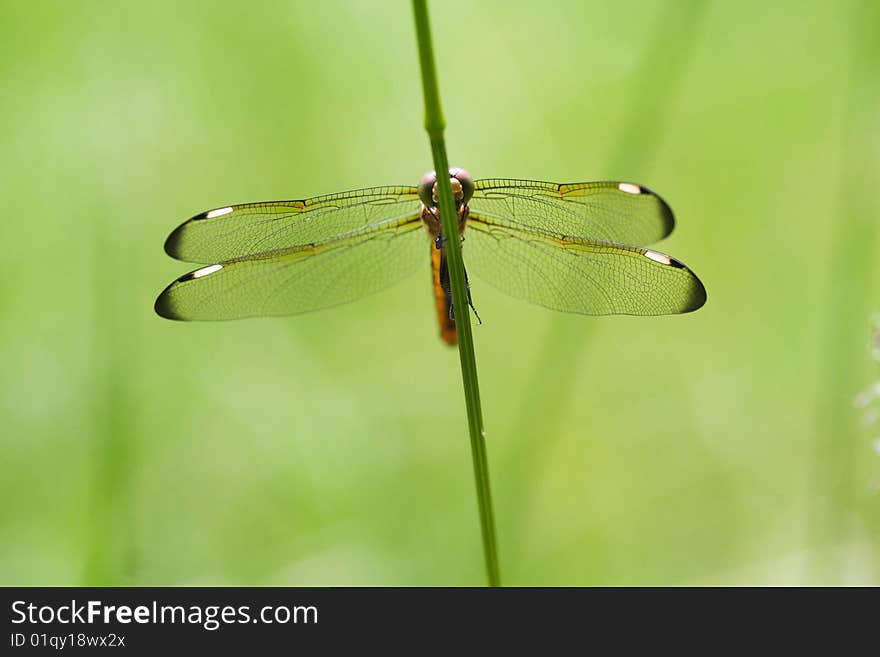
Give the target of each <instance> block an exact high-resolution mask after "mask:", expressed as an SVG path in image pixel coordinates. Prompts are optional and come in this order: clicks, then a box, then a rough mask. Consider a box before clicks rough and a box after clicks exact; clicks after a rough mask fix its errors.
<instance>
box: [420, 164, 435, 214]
mask: <svg viewBox="0 0 880 657" xmlns="http://www.w3.org/2000/svg"><path fill="white" fill-rule="evenodd" d="M436 184H437V174H436V173H434V172H433V171H429V172H428V173H426V174H425V175H424V176H422V179H421V180H420V181H419V198H420V199H421V200H422V203H424V204H425V207H427V208H431V207H434V205H436V202H435V201H434V186H435V185H436Z"/></svg>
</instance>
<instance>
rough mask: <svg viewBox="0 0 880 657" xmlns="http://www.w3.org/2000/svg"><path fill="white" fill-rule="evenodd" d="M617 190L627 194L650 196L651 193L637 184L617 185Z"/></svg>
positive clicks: (624, 183) (623, 183)
mask: <svg viewBox="0 0 880 657" xmlns="http://www.w3.org/2000/svg"><path fill="white" fill-rule="evenodd" d="M617 189H619V190H620V191H622V192H626V193H627V194H650V193H651V191H650V190H649V189H647V188H646V187H641V186H639V185H636V184H635V183H628V182H622V183H619V184H618V185H617Z"/></svg>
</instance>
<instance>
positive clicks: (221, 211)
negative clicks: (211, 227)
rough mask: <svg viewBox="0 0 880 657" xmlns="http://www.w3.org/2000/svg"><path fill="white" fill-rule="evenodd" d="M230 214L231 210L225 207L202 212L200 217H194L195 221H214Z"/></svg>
mask: <svg viewBox="0 0 880 657" xmlns="http://www.w3.org/2000/svg"><path fill="white" fill-rule="evenodd" d="M231 212H232V208H231V207H229V206H226V207H225V208H217V209H216V210H208V211H207V212H203V213H202V214H200V215H196V216H195V219H214V218H216V217H222V216H224V215H227V214H230V213H231Z"/></svg>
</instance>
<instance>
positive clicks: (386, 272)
mask: <svg viewBox="0 0 880 657" xmlns="http://www.w3.org/2000/svg"><path fill="white" fill-rule="evenodd" d="M449 178H450V184H451V185H452V188H453V194H454V197H455V208H456V219H457V226H458V235H456V236H453V237H452V238H453V239H460V240H462V253H463V256H464V260H465V263H466V265H467V268H468V271H469V272H470V273H472V274H474V275H476V277H477V278H479V279H481V280H482V281H485V282H486V283H488V284H489V285H491V286H492V287H495V288H497V289H498V290H500V291H501V292H503V293H506V294H507V295H509V296H512V297H514V298H517V299H522V300H525V301H528V302H531V303H533V304H537V305H539V306H544V307H546V308H550V309H553V310H558V311H562V312H568V313H579V314H583V315H669V314H677V313H688V312H691V311H694V310H697V309H698V308H700V307H701V306H702V305H703V304H704V303H705V302H706V289H705V287H704V286H703V284H702V283H701V282H700V279H699V278H698V277H697V276H696V275H695V274H694V273H693V272H692V271H691V270H690V269H689V268H688V267H687V266H686V265H685V264H684V263H682V262H681V261H679V260H676V259H675V258H673V257H672V256H669V255H666V254H665V253H661V252H659V251H654V250H651V249H648V248H645V247H644V246H637V245H642V244H652V243H654V242H657V241H659V240H661V239H663V238H664V237H666V236H667V235H669V234H670V233H671V232H672V229H673V227H674V226H675V219H674V216H673V213H672V210H671V209H670V207H669V205H668V204H667V203H666V202H665V201H664V200H663V199H662V198H661V197H660V196H659V195H657V194H655V193H654V192H653V191H651V190H650V189H648V188H647V187H644V186H642V185H638V184H636V183H631V182H616V181H610V182H582V183H570V184H559V183H550V182H539V181H533V180H510V179H496V178H488V179H480V180H473V178H472V177H471V175H470V174H469V173H468V172H467V171H466V170H464V169H462V168H459V167H454V168H451V169H450V170H449ZM465 237H466V238H467V239H466V240H465ZM447 239H449V238H448V237H447V236H445V235H443V228H442V223H441V221H440V210H439V207H438V198H437V176H436V174H435V173H434V172H433V171H430V172H428V173H426V174H425V175H424V176H423V177H422V179H421V180H420V181H419V184H418V186H396V187H395V186H386V187H368V188H364V189H357V190H353V191H348V192H341V193H336V194H327V195H324V196H316V197H312V198H307V199H302V200H293V201H268V202H260V203H245V204H241V205H229V206H225V207H220V208H215V209H213V210H208V211H206V212H202V213H200V214H197V215H195V216H194V217H192V218H191V219H189V220H188V221H185V222H184V223H183V224H181V225H180V226H178V227H177V228H176V229H175V230H174V231H173V232H172V233H171V235H170V236H169V237H168V239H167V240H166V242H165V251H166V252H167V253H168V255H170V256H172V257H173V258H177V259H178V260H183V261H186V262H192V263H199V264H202V265H205V266H202V267H200V268H199V269H196V270H194V271H191V272H189V273H187V274H184V275H183V276H181V277H180V278H178V279H177V280H175V281H174V282H172V283H171V284H170V285H169V286H168V287H166V288H165V290H164V291H163V292H162V294H160V295H159V297H158V299H157V300H156V304H155V310H156V312H157V313H158V314H159V315H161V316H162V317H166V318H168V319H175V320H228V319H239V318H244V317H258V316H281V315H296V314H299V313H305V312H310V311H313V310H319V309H322V308H328V307H331V306H336V305H339V304H343V303H348V302H350V301H354V300H355V299H359V298H361V297H364V296H366V295H369V294H372V293H375V292H378V291H380V290H383V289H385V288H387V287H390V286H391V285H393V284H394V283H396V282H398V281H400V280H402V279H404V278H406V277H407V276H408V275H410V274H412V273H414V272H416V271H417V270H418V269H419V268H420V267H424V266H425V262H426V260H430V263H431V282H432V287H433V293H434V306H435V311H436V315H437V322H438V324H439V327H440V337H441V338H442V340H443V341H445V342H446V343H448V344H452V345H454V344H456V341H457V338H456V330H455V312H454V311H455V309H454V308H453V304H452V295H451V290H450V282H449V270H448V266H447V259H446V241H447ZM466 280H468V279H467V274H466ZM467 299H468V303H469V305H470V306H471V308H474V305H473V301H472V299H471V294H470V283H469V282H468V294H467ZM474 313H475V314H476V310H475V309H474ZM477 317H478V318H479V315H477Z"/></svg>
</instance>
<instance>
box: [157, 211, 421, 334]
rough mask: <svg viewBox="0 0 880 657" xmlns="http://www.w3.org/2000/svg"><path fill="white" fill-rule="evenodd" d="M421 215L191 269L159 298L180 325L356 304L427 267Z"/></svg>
mask: <svg viewBox="0 0 880 657" xmlns="http://www.w3.org/2000/svg"><path fill="white" fill-rule="evenodd" d="M425 245H426V238H425V234H424V232H423V230H422V228H421V224H420V223H419V220H418V217H417V216H415V215H414V216H412V217H410V218H409V219H408V220H402V221H398V222H393V223H390V224H389V225H387V226H385V227H384V228H383V229H382V230H378V231H373V232H371V233H361V234H357V235H354V236H352V237H348V238H343V239H337V240H329V241H326V242H323V243H318V244H308V245H301V246H295V247H290V248H286V249H280V250H277V251H270V252H268V253H261V254H257V255H254V256H248V257H244V258H236V259H233V260H228V261H225V262H221V263H219V264H215V265H210V266H208V267H202V268H201V269H197V270H196V271H193V272H190V273H189V274H186V275H184V276H181V277H180V278H179V279H177V280H176V281H174V282H173V283H172V284H171V285H169V286H168V287H167V288H166V289H165V291H164V292H162V294H161V295H160V296H159V298H158V299H157V300H156V312H157V313H158V314H159V315H161V316H162V317H167V318H169V319H180V320H216V319H239V318H242V317H257V316H267V315H295V314H299V313H304V312H309V311H312V310H318V309H320V308H328V307H330V306H335V305H339V304H342V303H347V302H349V301H354V300H355V299H358V298H360V297H363V296H366V295H368V294H371V293H373V292H378V291H379V290H382V289H384V288H386V287H389V286H390V285H392V284H394V283H396V282H398V281H400V280H402V279H403V278H404V277H406V276H407V275H409V274H411V273H412V272H414V271H415V270H416V269H417V268H418V266H419V263H423V262H424V260H423V259H424V256H425V249H426V246H425Z"/></svg>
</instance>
